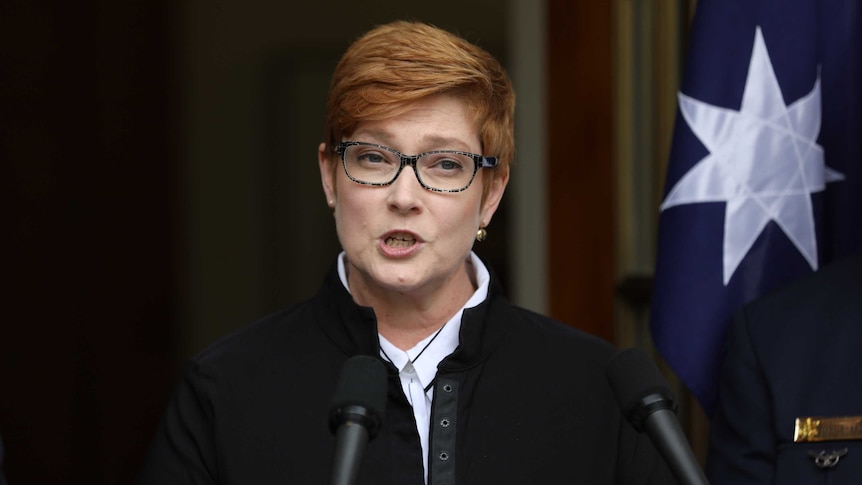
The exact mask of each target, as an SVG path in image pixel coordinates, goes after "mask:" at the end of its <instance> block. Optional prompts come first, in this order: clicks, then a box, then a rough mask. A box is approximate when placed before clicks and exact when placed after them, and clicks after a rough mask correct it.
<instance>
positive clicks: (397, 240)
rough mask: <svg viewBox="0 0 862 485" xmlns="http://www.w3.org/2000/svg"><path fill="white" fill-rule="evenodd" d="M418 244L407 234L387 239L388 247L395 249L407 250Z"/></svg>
mask: <svg viewBox="0 0 862 485" xmlns="http://www.w3.org/2000/svg"><path fill="white" fill-rule="evenodd" d="M415 242H416V239H414V238H413V237H412V236H408V235H406V234H399V235H396V236H389V237H387V238H386V245H387V246H392V247H394V248H406V247H408V246H412V245H413V244H414V243H415Z"/></svg>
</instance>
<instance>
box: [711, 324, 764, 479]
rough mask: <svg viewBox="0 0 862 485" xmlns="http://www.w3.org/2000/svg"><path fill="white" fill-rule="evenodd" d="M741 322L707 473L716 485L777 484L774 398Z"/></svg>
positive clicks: (733, 338) (727, 364)
mask: <svg viewBox="0 0 862 485" xmlns="http://www.w3.org/2000/svg"><path fill="white" fill-rule="evenodd" d="M748 325H749V321H748V316H747V314H746V313H744V310H743V312H741V313H739V314H738V315H737V316H736V319H735V325H734V328H733V331H732V333H731V335H730V339H729V341H728V348H727V355H726V356H725V359H724V364H723V369H722V376H721V383H720V386H719V398H718V405H717V407H716V409H715V412H714V414H713V417H712V424H711V426H710V443H709V453H708V458H707V466H706V473H707V477H708V478H709V480H710V482H711V483H712V485H725V484H727V485H753V484H771V483H772V480H773V474H774V463H775V453H776V451H775V440H776V437H775V436H774V432H773V428H772V425H773V421H774V420H773V416H772V412H771V409H772V397H771V395H770V392H769V387H768V383H767V382H766V379H765V377H764V373H763V369H762V367H761V365H760V362H759V360H758V356H757V353H756V350H755V349H754V347H753V346H752V342H751V339H750V336H749V331H748V328H749V327H748Z"/></svg>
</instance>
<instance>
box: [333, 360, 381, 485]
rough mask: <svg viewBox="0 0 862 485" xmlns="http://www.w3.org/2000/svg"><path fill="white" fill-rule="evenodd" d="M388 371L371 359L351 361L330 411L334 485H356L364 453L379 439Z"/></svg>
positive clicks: (345, 366)
mask: <svg viewBox="0 0 862 485" xmlns="http://www.w3.org/2000/svg"><path fill="white" fill-rule="evenodd" d="M386 389H387V383H386V368H385V367H383V363H381V362H380V360H378V359H375V358H374V357H371V356H368V355H357V356H354V357H351V358H349V359H347V361H345V362H344V366H343V367H342V368H341V375H340V376H339V378H338V383H337V384H336V387H335V397H334V399H333V401H332V407H331V408H330V410H329V429H330V431H332V433H333V434H335V457H334V460H333V465H332V485H352V484H353V483H354V482H355V481H356V476H357V475H358V474H359V465H360V464H361V463H362V452H363V451H364V450H365V445H366V444H367V443H368V441H370V440H372V439H374V437H375V436H377V432H378V431H379V430H380V423H381V421H382V419H383V412H384V411H385V409H386Z"/></svg>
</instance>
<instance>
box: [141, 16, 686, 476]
mask: <svg viewBox="0 0 862 485" xmlns="http://www.w3.org/2000/svg"><path fill="white" fill-rule="evenodd" d="M327 110H328V115H327V121H326V129H325V141H324V142H323V143H322V144H321V145H320V147H319V153H318V158H319V164H320V173H321V179H322V184H323V191H324V193H325V195H326V198H327V201H328V204H329V206H330V207H331V208H332V209H333V211H334V215H335V224H336V228H337V231H338V237H339V240H340V242H341V245H342V248H343V250H344V251H343V253H342V254H341V255H339V257H338V258H337V264H336V265H335V268H334V269H333V271H332V272H331V274H330V275H329V277H328V278H327V279H326V281H325V283H324V284H323V286H322V288H321V289H320V291H319V293H318V294H317V296H316V297H314V298H313V299H312V300H310V301H308V302H304V303H301V304H298V305H295V306H293V307H291V308H289V309H287V310H284V311H282V312H280V313H277V314H275V315H272V316H270V317H267V318H265V319H263V320H262V321H260V322H257V323H256V324H254V325H251V326H249V327H247V328H245V329H243V330H241V331H239V332H238V333H236V334H234V335H232V336H230V337H228V338H227V339H225V340H223V341H221V342H219V343H217V344H215V345H214V346H212V347H210V348H209V349H207V350H206V351H204V352H203V353H202V354H200V355H198V356H197V357H195V358H194V359H192V361H191V362H190V364H189V366H188V367H187V369H186V372H185V374H184V378H183V381H182V383H181V385H180V387H179V388H178V390H177V391H176V394H175V396H174V398H173V400H172V402H171V405H170V407H169V408H168V411H167V415H166V418H165V421H164V423H163V426H162V427H161V429H160V430H159V432H158V434H157V436H156V440H155V443H154V444H153V448H152V450H151V453H150V456H149V458H148V461H147V463H146V465H145V467H144V470H143V472H142V474H141V483H145V484H156V483H158V484H166V483H210V484H215V483H218V484H234V483H255V484H262V483H295V484H315V483H326V482H327V481H328V479H329V474H330V469H331V465H332V457H333V447H334V439H333V437H332V435H331V434H330V433H329V431H328V429H327V417H328V416H327V414H328V411H329V406H330V401H331V399H332V394H333V388H334V386H335V381H336V380H337V376H338V373H339V369H340V368H341V365H342V364H343V363H344V361H345V360H346V359H347V358H348V357H350V356H354V355H372V356H376V357H379V359H380V360H382V361H383V362H385V365H386V368H387V371H388V374H389V377H390V379H389V390H388V392H389V393H388V400H387V403H386V412H385V417H384V420H383V423H382V426H381V429H380V432H379V436H377V437H376V439H375V440H373V441H372V442H370V443H369V444H368V446H367V448H366V450H365V453H364V458H363V463H362V466H361V469H360V471H359V479H358V483H362V484H375V485H383V484H392V485H413V484H416V485H421V484H423V483H432V484H443V483H446V484H449V485H452V484H455V483H461V484H481V483H489V484H505V483H543V484H544V483H608V484H610V483H662V484H665V483H672V482H673V480H670V479H669V478H668V475H667V470H666V468H665V467H664V465H663V464H661V462H660V461H659V460H658V459H657V457H656V455H655V452H654V450H653V448H652V447H651V445H650V444H649V443H648V442H647V441H646V439H645V438H642V437H640V436H638V435H637V433H635V432H634V431H633V429H632V428H631V427H629V426H628V424H626V423H625V422H624V420H622V419H621V416H620V412H619V409H618V407H617V406H616V404H615V402H614V399H613V397H612V395H611V391H610V390H609V388H608V385H607V383H606V380H605V377H604V364H605V363H606V361H607V360H608V358H609V357H610V355H611V354H612V352H613V349H612V348H611V346H610V345H608V344H606V343H604V342H601V341H599V340H598V339H595V338H593V337H590V336H587V335H584V334H582V333H579V332H577V331H576V330H574V329H572V328H570V327H567V326H564V325H562V324H560V323H558V322H554V321H551V320H550V319H548V318H545V317H542V316H540V315H536V314H534V313H531V312H528V311H526V310H524V309H520V308H517V307H515V306H513V305H512V304H511V303H509V302H508V301H507V300H505V298H504V297H503V296H502V294H501V291H502V290H501V289H500V287H499V285H498V283H497V282H496V280H494V278H493V277H492V276H491V274H490V272H489V270H488V269H487V268H486V267H485V265H484V264H483V262H482V261H481V260H480V259H479V258H478V257H477V256H476V255H475V254H474V253H473V252H472V250H471V249H472V245H473V243H474V241H475V240H476V239H480V240H481V239H483V238H484V237H485V235H486V232H485V227H486V226H487V225H488V224H489V223H490V222H491V219H492V217H493V215H494V212H495V211H496V209H497V207H498V205H499V203H500V199H501V197H502V196H503V193H504V191H505V188H506V184H507V182H508V179H509V162H510V161H511V159H512V155H513V152H514V147H513V128H512V124H513V123H512V116H513V110H514V94H513V91H512V88H511V85H510V82H509V80H508V78H507V76H506V74H505V72H504V71H503V70H502V68H501V67H500V65H499V63H498V62H497V61H496V60H494V59H493V57H491V56H490V55H489V54H488V53H487V52H485V51H484V50H482V49H480V48H478V47H476V46H475V45H472V44H470V43H468V42H466V41H464V40H463V39H461V38H458V37H456V36H454V35H452V34H450V33H447V32H445V31H442V30H440V29H437V28H434V27H431V26H428V25H424V24H419V23H408V22H395V23H392V24H388V25H384V26H381V27H378V28H376V29H374V30H372V31H371V32H369V33H368V34H366V35H365V36H363V37H362V38H360V39H359V40H358V41H357V42H355V43H354V44H353V45H352V46H351V47H350V48H349V49H348V50H347V52H346V53H345V55H344V57H343V58H342V60H341V61H340V63H339V65H338V66H337V68H336V70H335V73H334V76H333V82H332V85H331V88H330V93H329V102H328V106H327Z"/></svg>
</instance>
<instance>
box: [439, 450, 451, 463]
mask: <svg viewBox="0 0 862 485" xmlns="http://www.w3.org/2000/svg"><path fill="white" fill-rule="evenodd" d="M448 459H449V453H446V452H445V451H441V452H440V461H446V460H448Z"/></svg>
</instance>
